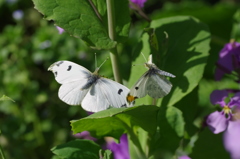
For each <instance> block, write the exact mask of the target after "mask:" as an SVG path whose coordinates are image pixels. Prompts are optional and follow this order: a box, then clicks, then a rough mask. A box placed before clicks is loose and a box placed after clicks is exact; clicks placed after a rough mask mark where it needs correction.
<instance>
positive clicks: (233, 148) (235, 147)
mask: <svg viewBox="0 0 240 159" xmlns="http://www.w3.org/2000/svg"><path fill="white" fill-rule="evenodd" d="M239 135H240V121H239V120H237V121H229V123H228V128H227V130H226V131H225V133H224V135H223V142H224V147H225V149H226V150H227V151H228V152H229V153H230V155H231V159H239V158H240V137H239Z"/></svg>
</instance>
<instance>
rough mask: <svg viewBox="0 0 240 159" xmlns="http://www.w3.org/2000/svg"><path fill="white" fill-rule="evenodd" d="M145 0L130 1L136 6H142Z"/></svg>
mask: <svg viewBox="0 0 240 159" xmlns="http://www.w3.org/2000/svg"><path fill="white" fill-rule="evenodd" d="M146 1H147V0H131V2H132V3H134V4H136V5H137V6H139V7H140V8H143V7H144V3H145V2H146Z"/></svg>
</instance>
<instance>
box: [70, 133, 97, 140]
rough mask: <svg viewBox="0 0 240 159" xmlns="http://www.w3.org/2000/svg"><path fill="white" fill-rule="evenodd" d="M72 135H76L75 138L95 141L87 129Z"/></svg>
mask: <svg viewBox="0 0 240 159" xmlns="http://www.w3.org/2000/svg"><path fill="white" fill-rule="evenodd" d="M73 136H74V137H76V138H80V139H87V140H92V141H97V139H96V138H94V137H92V136H91V135H90V133H89V132H88V131H83V132H81V133H77V134H74V135H73Z"/></svg>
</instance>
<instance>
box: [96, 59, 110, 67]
mask: <svg viewBox="0 0 240 159" xmlns="http://www.w3.org/2000/svg"><path fill="white" fill-rule="evenodd" d="M108 59H109V57H107V58H106V59H105V60H104V61H103V63H102V64H101V65H100V66H99V67H98V69H100V67H102V65H103V64H104V63H105V62H106V61H107V60H108Z"/></svg>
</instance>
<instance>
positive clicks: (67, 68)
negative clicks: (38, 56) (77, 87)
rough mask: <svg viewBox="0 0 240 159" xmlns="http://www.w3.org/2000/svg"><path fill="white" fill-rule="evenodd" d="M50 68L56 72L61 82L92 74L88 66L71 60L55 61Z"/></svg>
mask: <svg viewBox="0 0 240 159" xmlns="http://www.w3.org/2000/svg"><path fill="white" fill-rule="evenodd" d="M48 70H50V71H52V72H53V73H54V75H55V79H56V81H57V82H58V83H60V84H64V83H68V82H73V81H77V80H82V79H86V78H88V77H89V76H91V74H92V73H91V72H90V71H88V70H87V69H86V68H84V67H82V66H80V65H78V64H76V63H73V62H70V61H58V62H55V63H54V64H52V65H51V66H50V67H49V68H48Z"/></svg>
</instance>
